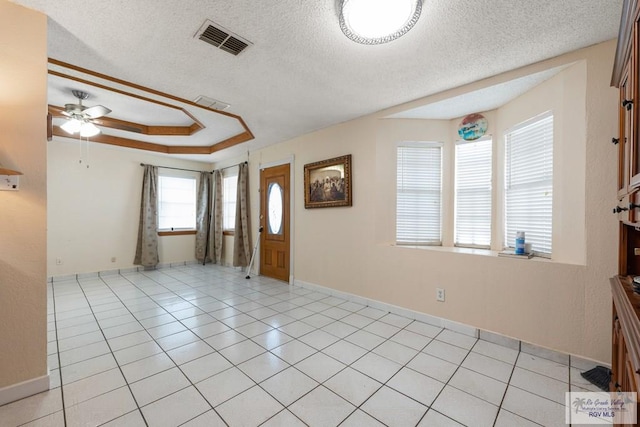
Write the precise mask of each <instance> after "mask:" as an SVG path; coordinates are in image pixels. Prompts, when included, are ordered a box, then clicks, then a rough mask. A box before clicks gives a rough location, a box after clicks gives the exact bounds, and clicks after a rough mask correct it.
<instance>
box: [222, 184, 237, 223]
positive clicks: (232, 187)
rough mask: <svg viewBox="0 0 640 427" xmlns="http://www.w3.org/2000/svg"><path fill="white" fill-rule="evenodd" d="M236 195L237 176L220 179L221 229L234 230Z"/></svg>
mask: <svg viewBox="0 0 640 427" xmlns="http://www.w3.org/2000/svg"><path fill="white" fill-rule="evenodd" d="M237 193H238V175H231V176H225V177H224V178H223V179H222V228H223V229H224V230H235V228H236V197H237Z"/></svg>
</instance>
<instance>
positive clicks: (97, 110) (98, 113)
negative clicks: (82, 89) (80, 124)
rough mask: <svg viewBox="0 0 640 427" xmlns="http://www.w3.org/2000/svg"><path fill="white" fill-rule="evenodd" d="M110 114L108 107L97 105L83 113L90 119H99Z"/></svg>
mask: <svg viewBox="0 0 640 427" xmlns="http://www.w3.org/2000/svg"><path fill="white" fill-rule="evenodd" d="M110 112H111V110H110V109H108V108H107V107H105V106H102V105H96V106H94V107H89V108H87V109H85V110H84V111H82V114H83V115H84V116H87V117H89V118H90V119H97V118H98V117H102V116H106V115H107V114H109V113H110Z"/></svg>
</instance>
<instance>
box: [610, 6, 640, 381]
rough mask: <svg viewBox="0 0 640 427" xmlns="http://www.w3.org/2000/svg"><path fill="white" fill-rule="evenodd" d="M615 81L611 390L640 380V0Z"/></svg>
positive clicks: (627, 15)
mask: <svg viewBox="0 0 640 427" xmlns="http://www.w3.org/2000/svg"><path fill="white" fill-rule="evenodd" d="M620 22H621V26H620V32H619V34H618V46H617V50H616V59H615V63H614V67H613V76H612V80H611V84H612V85H613V86H616V87H617V88H619V94H620V102H619V104H618V118H619V129H618V135H612V142H613V143H614V144H615V147H616V148H615V149H616V150H617V152H618V169H617V172H618V173H617V175H618V179H617V189H616V190H617V192H616V194H615V198H613V197H612V202H613V214H614V215H616V217H617V219H618V221H619V224H620V226H619V230H620V234H619V251H618V255H619V264H618V275H617V276H615V277H613V278H612V279H611V293H612V299H613V316H612V346H611V370H612V379H611V384H610V389H611V391H616V390H620V391H630V392H638V385H639V384H640V294H638V293H636V292H634V287H633V277H635V276H640V138H639V135H640V105H638V102H637V101H639V100H640V0H624V4H623V10H622V19H621V21H620Z"/></svg>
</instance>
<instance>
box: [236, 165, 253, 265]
mask: <svg viewBox="0 0 640 427" xmlns="http://www.w3.org/2000/svg"><path fill="white" fill-rule="evenodd" d="M239 166H240V169H239V171H238V196H237V198H236V231H235V236H234V239H233V266H234V267H246V266H248V265H249V262H250V260H251V232H250V230H249V226H250V224H249V165H248V164H247V163H241V164H240V165H239Z"/></svg>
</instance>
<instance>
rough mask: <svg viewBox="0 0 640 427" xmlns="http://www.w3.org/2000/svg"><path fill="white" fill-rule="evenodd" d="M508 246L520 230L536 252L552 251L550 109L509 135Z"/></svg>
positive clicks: (506, 221)
mask: <svg viewBox="0 0 640 427" xmlns="http://www.w3.org/2000/svg"><path fill="white" fill-rule="evenodd" d="M505 145H506V146H505V148H506V153H505V154H506V174H505V226H506V230H505V239H506V242H505V246H507V247H513V246H514V245H515V236H516V231H524V232H525V241H526V242H527V243H531V244H532V250H533V251H534V252H539V253H545V254H551V232H552V205H553V115H552V114H551V113H546V114H544V115H542V116H539V117H536V118H534V119H532V120H530V121H528V122H526V123H523V124H521V125H519V126H517V127H516V128H514V129H512V130H511V131H509V132H508V133H507V134H506V135H505Z"/></svg>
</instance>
